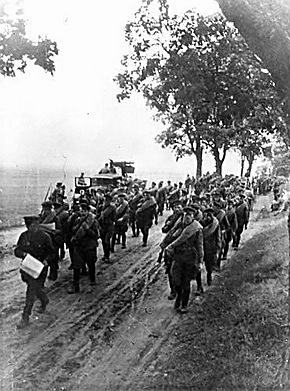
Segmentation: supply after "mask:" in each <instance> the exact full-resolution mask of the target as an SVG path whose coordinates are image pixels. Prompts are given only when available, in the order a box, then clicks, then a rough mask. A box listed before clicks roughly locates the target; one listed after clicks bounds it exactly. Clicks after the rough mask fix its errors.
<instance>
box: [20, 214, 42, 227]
mask: <svg viewBox="0 0 290 391" xmlns="http://www.w3.org/2000/svg"><path fill="white" fill-rule="evenodd" d="M23 219H24V223H25V224H26V225H30V224H31V223H35V222H39V216H37V215H33V216H24V217H23Z"/></svg>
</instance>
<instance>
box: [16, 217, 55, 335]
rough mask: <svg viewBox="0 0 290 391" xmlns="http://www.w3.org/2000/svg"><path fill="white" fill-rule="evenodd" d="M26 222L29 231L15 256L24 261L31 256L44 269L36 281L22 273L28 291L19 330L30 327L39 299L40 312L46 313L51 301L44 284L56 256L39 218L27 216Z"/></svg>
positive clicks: (17, 246) (21, 241)
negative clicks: (40, 226)
mask: <svg viewBox="0 0 290 391" xmlns="http://www.w3.org/2000/svg"><path fill="white" fill-rule="evenodd" d="M24 222H25V225H26V227H27V231H25V232H23V233H22V234H21V235H20V237H19V239H18V242H17V244H16V248H15V250H14V253H15V256H16V257H18V258H21V259H24V258H25V256H26V255H27V254H30V255H31V256H33V257H34V258H36V259H38V260H39V261H40V262H42V263H43V264H44V268H43V270H42V272H41V273H40V275H39V277H38V278H36V279H34V278H33V277H31V276H30V275H29V274H27V273H26V272H25V271H23V270H21V271H20V273H21V278H22V280H23V281H24V282H25V283H26V284H27V290H26V301H25V306H24V309H23V313H22V319H21V321H20V323H19V324H18V325H17V328H19V329H21V328H24V327H26V326H28V324H29V317H30V315H31V312H32V308H33V304H34V302H35V299H39V300H40V302H41V307H40V308H39V312H40V313H43V312H45V309H46V306H47V304H48V302H49V300H48V297H47V295H46V293H45V291H44V282H45V279H46V276H47V267H48V265H49V263H50V258H51V257H52V256H53V255H54V247H53V244H52V241H51V238H50V237H49V235H48V234H46V233H45V232H43V231H41V230H40V229H39V216H26V217H24Z"/></svg>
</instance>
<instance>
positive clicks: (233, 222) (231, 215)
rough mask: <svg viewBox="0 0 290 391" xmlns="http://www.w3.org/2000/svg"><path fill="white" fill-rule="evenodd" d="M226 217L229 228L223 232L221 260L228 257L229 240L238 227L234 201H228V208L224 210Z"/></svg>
mask: <svg viewBox="0 0 290 391" xmlns="http://www.w3.org/2000/svg"><path fill="white" fill-rule="evenodd" d="M226 216H227V219H228V222H229V227H228V228H227V229H226V232H225V246H224V251H223V257H222V259H223V260H226V259H227V255H228V251H229V244H230V242H231V240H232V239H233V237H234V235H235V233H236V230H237V226H238V222H237V215H236V211H235V208H234V201H233V200H231V199H229V200H228V206H227V209H226Z"/></svg>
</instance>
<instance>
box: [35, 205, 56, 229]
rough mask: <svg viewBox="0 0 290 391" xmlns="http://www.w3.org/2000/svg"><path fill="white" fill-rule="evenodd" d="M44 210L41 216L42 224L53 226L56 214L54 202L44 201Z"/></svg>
mask: <svg viewBox="0 0 290 391" xmlns="http://www.w3.org/2000/svg"><path fill="white" fill-rule="evenodd" d="M41 206H42V210H41V212H40V216H39V222H40V224H51V223H54V222H55V220H54V216H55V214H54V212H53V210H52V206H53V203H52V201H44V202H43V203H42V204H41Z"/></svg>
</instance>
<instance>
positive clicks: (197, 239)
mask: <svg viewBox="0 0 290 391" xmlns="http://www.w3.org/2000/svg"><path fill="white" fill-rule="evenodd" d="M195 213H196V210H195V209H194V208H192V207H186V208H185V215H184V217H183V220H182V222H181V224H180V225H179V226H178V228H177V229H176V230H175V231H174V233H173V235H172V237H171V239H170V244H169V245H167V246H166V247H165V252H166V254H167V256H168V257H169V258H172V265H171V269H170V273H171V277H172V284H173V287H174V291H175V292H176V299H175V304H174V308H175V309H176V310H177V311H179V312H181V313H185V312H187V304H188V301H189V296H190V281H191V280H192V279H194V278H196V277H197V275H200V277H201V274H200V264H201V263H202V261H203V237H202V226H201V225H200V224H199V223H198V222H197V221H195V220H194V215H195ZM197 282H198V285H199V283H200V284H201V278H200V281H197ZM201 288H202V287H201V285H200V286H198V289H201Z"/></svg>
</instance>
